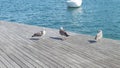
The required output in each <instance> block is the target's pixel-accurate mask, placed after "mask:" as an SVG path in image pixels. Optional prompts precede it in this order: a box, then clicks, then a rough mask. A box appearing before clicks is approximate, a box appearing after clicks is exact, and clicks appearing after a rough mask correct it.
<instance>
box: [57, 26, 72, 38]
mask: <svg viewBox="0 0 120 68" xmlns="http://www.w3.org/2000/svg"><path fill="white" fill-rule="evenodd" d="M59 33H60V35H61V36H65V37H68V36H70V35H68V34H67V32H66V31H65V30H64V29H63V27H60V30H59Z"/></svg>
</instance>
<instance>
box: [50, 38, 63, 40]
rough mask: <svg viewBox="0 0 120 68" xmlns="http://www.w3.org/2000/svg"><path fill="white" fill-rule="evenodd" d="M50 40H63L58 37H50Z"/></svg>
mask: <svg viewBox="0 0 120 68" xmlns="http://www.w3.org/2000/svg"><path fill="white" fill-rule="evenodd" d="M50 38H52V39H55V40H63V39H62V38H59V37H50Z"/></svg>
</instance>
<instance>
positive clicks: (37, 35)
mask: <svg viewBox="0 0 120 68" xmlns="http://www.w3.org/2000/svg"><path fill="white" fill-rule="evenodd" d="M45 34H46V30H45V29H44V28H43V30H42V31H40V32H37V33H34V34H33V35H32V37H41V36H44V35H45Z"/></svg>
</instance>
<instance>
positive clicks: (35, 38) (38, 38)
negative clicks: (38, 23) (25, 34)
mask: <svg viewBox="0 0 120 68" xmlns="http://www.w3.org/2000/svg"><path fill="white" fill-rule="evenodd" d="M30 40H35V41H37V40H39V38H30Z"/></svg>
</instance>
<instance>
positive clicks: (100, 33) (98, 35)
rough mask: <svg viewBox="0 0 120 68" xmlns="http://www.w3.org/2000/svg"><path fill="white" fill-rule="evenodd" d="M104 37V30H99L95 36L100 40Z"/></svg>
mask: <svg viewBox="0 0 120 68" xmlns="http://www.w3.org/2000/svg"><path fill="white" fill-rule="evenodd" d="M102 37H103V33H102V30H99V31H98V33H97V35H96V36H95V40H96V41H98V40H100V39H101V38H102Z"/></svg>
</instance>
